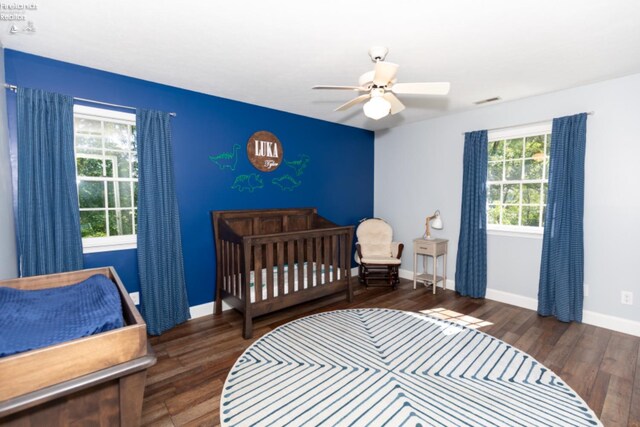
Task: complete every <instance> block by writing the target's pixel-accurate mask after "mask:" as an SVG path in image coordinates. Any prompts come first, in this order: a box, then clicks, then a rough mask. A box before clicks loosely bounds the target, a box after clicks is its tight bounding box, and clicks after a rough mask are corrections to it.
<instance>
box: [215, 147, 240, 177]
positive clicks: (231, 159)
mask: <svg viewBox="0 0 640 427" xmlns="http://www.w3.org/2000/svg"><path fill="white" fill-rule="evenodd" d="M238 151H240V144H234V145H233V151H231V152H229V153H220V154H218V155H215V156H209V160H211V161H212V162H213V163H215V164H217V165H218V167H219V168H220V170H224V169H231V170H232V171H234V170H236V165H237V164H238Z"/></svg>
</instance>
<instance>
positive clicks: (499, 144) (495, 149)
mask: <svg viewBox="0 0 640 427" xmlns="http://www.w3.org/2000/svg"><path fill="white" fill-rule="evenodd" d="M503 156H504V141H491V142H489V160H502V158H503Z"/></svg>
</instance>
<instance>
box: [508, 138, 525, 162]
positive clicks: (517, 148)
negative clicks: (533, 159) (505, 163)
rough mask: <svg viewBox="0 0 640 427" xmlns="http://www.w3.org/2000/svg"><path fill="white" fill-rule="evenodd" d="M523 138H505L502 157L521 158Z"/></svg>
mask: <svg viewBox="0 0 640 427" xmlns="http://www.w3.org/2000/svg"><path fill="white" fill-rule="evenodd" d="M523 146H524V139H522V138H517V139H507V142H506V143H505V147H504V157H505V158H506V159H521V158H522V148H523Z"/></svg>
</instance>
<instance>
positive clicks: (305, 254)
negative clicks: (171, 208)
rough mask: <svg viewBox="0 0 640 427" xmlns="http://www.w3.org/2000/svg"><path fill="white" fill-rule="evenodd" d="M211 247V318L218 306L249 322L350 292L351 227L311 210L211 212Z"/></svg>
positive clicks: (246, 328) (246, 327)
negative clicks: (213, 265) (213, 289)
mask: <svg viewBox="0 0 640 427" xmlns="http://www.w3.org/2000/svg"><path fill="white" fill-rule="evenodd" d="M211 220H212V222H213V231H214V238H215V244H216V279H217V280H216V301H215V313H221V312H222V301H223V300H224V301H225V302H226V303H228V304H229V305H230V306H231V307H233V308H235V309H236V310H238V311H240V312H241V313H242V314H243V317H244V322H243V336H244V338H246V339H248V338H251V336H252V334H253V318H254V317H258V316H261V315H264V314H267V313H271V312H272V311H275V310H279V309H282V308H285V307H289V306H292V305H295V304H299V303H302V302H305V301H310V300H313V299H316V298H319V297H322V296H325V295H330V294H334V293H338V292H346V295H347V299H348V300H349V301H351V300H352V298H353V289H352V287H351V280H350V279H351V245H352V241H353V226H346V227H340V226H337V225H336V224H334V223H332V222H331V221H328V220H326V219H325V218H323V217H321V216H320V215H318V213H317V211H316V209H315V208H304V209H262V210H234V211H213V212H211Z"/></svg>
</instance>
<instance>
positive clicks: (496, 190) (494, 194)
mask: <svg viewBox="0 0 640 427" xmlns="http://www.w3.org/2000/svg"><path fill="white" fill-rule="evenodd" d="M487 198H488V200H489V204H500V202H501V200H502V197H500V184H492V185H490V186H489V194H488V197H487Z"/></svg>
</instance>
